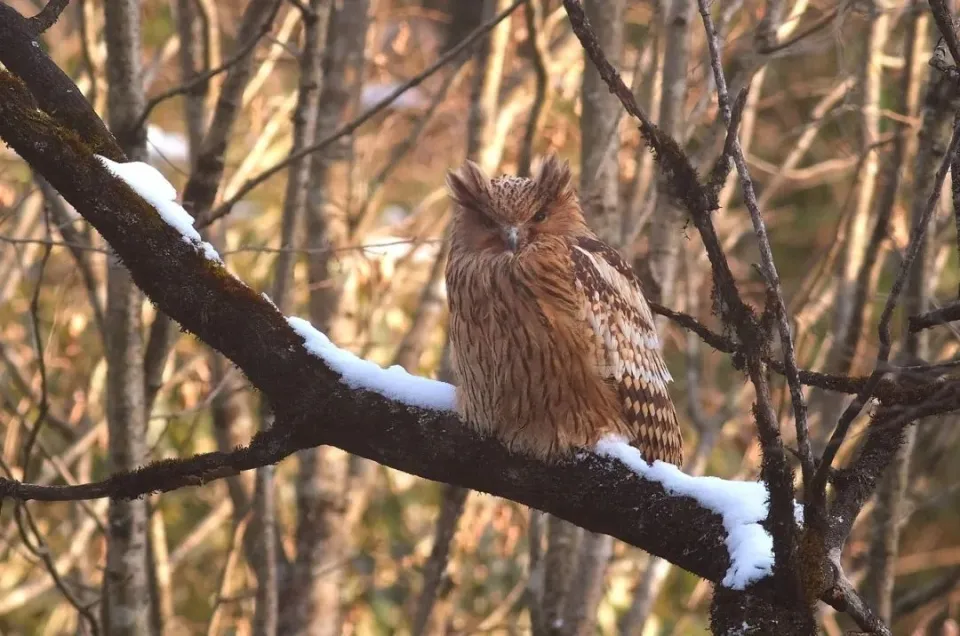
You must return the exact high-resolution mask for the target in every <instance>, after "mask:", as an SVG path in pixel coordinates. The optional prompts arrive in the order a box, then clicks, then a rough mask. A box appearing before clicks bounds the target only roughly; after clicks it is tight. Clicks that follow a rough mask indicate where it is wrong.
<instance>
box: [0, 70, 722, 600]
mask: <svg viewBox="0 0 960 636" xmlns="http://www.w3.org/2000/svg"><path fill="white" fill-rule="evenodd" d="M0 137H2V138H3V139H4V140H5V141H6V142H7V143H8V144H10V145H11V146H12V147H13V148H14V150H16V151H17V153H18V154H20V156H21V157H23V158H24V159H25V160H26V161H28V162H29V163H30V164H31V165H32V166H33V167H34V168H35V169H36V170H37V172H38V173H40V174H41V175H43V176H44V177H45V178H46V179H47V180H48V181H49V182H50V183H51V185H53V186H54V187H55V188H57V189H58V190H59V191H60V193H61V194H62V195H63V196H64V198H65V199H66V200H67V201H69V202H70V203H71V204H72V205H73V206H74V207H75V208H76V209H77V210H78V211H80V212H81V213H82V214H83V215H84V216H85V218H87V220H89V221H90V223H91V224H92V225H93V226H94V227H95V228H96V229H97V230H98V231H99V232H100V233H101V234H102V235H103V236H104V238H105V239H106V240H107V241H108V242H109V243H110V245H111V246H112V247H113V248H114V249H115V250H116V252H117V254H118V255H119V256H120V257H121V258H122V259H123V262H124V264H125V265H126V266H127V267H128V268H129V270H130V272H131V275H132V276H133V279H134V281H135V282H136V283H137V285H138V286H140V288H141V289H143V290H144V292H146V294H147V295H148V296H149V297H150V298H151V300H152V301H153V302H155V303H156V304H157V307H158V308H159V309H160V310H161V311H163V312H164V313H166V314H168V315H170V316H171V317H172V318H173V319H175V320H176V321H178V322H179V323H180V324H181V326H182V327H183V328H184V329H185V330H187V331H190V332H192V333H194V334H196V335H197V336H198V337H199V338H201V339H202V340H204V341H205V342H206V343H207V344H209V345H210V346H212V347H214V348H215V349H217V350H218V351H220V352H222V353H223V354H224V355H226V356H227V357H228V358H230V359H231V360H232V361H233V362H234V363H235V364H237V365H238V366H239V367H240V368H241V369H242V370H243V371H244V373H245V374H246V375H247V377H248V378H249V380H250V381H251V382H252V383H253V385H254V386H256V388H257V389H258V390H260V391H261V392H262V393H263V394H264V396H265V397H266V399H267V400H269V402H270V404H271V406H272V407H273V409H274V410H275V412H276V415H277V419H276V424H275V426H274V428H273V429H271V430H270V431H267V432H264V433H260V434H258V435H257V436H256V437H254V439H253V440H252V441H251V443H250V445H249V446H246V447H243V448H240V449H237V450H235V451H233V452H230V453H222V452H213V453H206V454H203V455H198V456H196V457H193V458H190V459H185V460H164V461H160V462H155V463H153V464H150V465H149V466H146V467H144V468H141V469H139V470H137V471H133V472H123V473H118V474H116V475H114V476H112V477H110V478H109V479H107V480H104V481H101V482H96V483H91V484H83V485H77V486H39V485H34V484H23V483H19V482H16V481H11V480H3V481H0V498H12V499H18V500H28V499H35V500H43V501H63V500H77V499H91V498H98V497H108V496H109V497H115V498H133V497H139V496H142V495H144V494H147V493H151V492H164V491H170V490H174V489H177V488H181V487H184V486H199V485H202V484H204V483H207V482H209V481H212V480H215V479H220V478H223V477H227V476H230V475H234V474H237V473H238V472H240V471H243V470H249V469H252V468H256V467H259V466H265V465H268V464H273V463H276V462H278V461H280V460H281V459H283V458H285V457H287V456H289V455H290V454H292V453H294V452H296V451H298V450H301V449H304V448H309V447H313V446H317V445H321V444H327V445H333V446H337V447H339V448H341V449H343V450H346V451H347V452H350V453H353V454H355V455H359V456H361V457H366V458H368V459H372V460H374V461H377V462H379V463H381V464H384V465H387V466H391V467H393V468H396V469H399V470H402V471H405V472H408V473H411V474H415V475H419V476H421V477H425V478H427V479H433V480H436V481H442V482H445V483H451V484H455V485H459V486H462V487H465V488H471V489H474V490H478V491H481V492H488V493H492V494H496V495H498V496H501V497H505V498H508V499H512V500H514V501H518V502H520V503H523V504H526V505H529V506H531V507H534V508H538V509H541V510H544V511H546V512H549V513H550V514H553V515H556V516H559V517H561V518H563V519H566V520H569V521H571V522H573V523H576V524H578V525H581V526H583V527H584V528H587V529H588V530H591V531H594V532H602V533H606V534H611V535H613V536H616V537H618V538H620V539H622V540H624V541H625V542H627V543H630V544H631V545H636V546H641V547H642V548H643V549H645V550H647V551H649V552H651V553H653V554H656V555H658V556H661V557H663V558H665V559H667V560H669V561H671V562H673V563H675V564H677V565H679V566H680V567H682V568H684V569H687V570H689V571H691V572H694V573H696V574H698V575H699V576H702V577H705V578H708V579H709V580H712V581H719V580H722V579H723V577H724V575H725V573H726V570H727V568H728V567H729V563H730V561H729V556H728V554H727V549H726V546H725V545H724V541H725V538H726V533H725V531H724V528H723V525H722V522H721V519H720V517H719V516H718V515H716V514H714V513H712V512H709V511H707V510H706V509H704V508H702V507H700V506H699V505H698V504H697V503H696V502H695V501H694V500H692V499H689V498H684V497H676V496H672V495H670V494H668V493H666V492H665V491H664V490H663V488H662V487H661V486H660V485H659V484H657V483H655V482H652V481H647V480H644V479H642V478H640V477H638V476H637V475H636V474H635V473H634V472H632V471H631V470H629V469H628V468H627V467H625V466H623V465H622V464H620V463H619V462H615V461H610V460H607V459H604V458H600V457H597V456H594V455H589V454H587V455H585V456H581V457H576V458H571V459H570V461H568V462H565V463H555V464H545V463H542V462H539V461H536V460H533V459H530V458H527V457H524V456H520V455H517V454H514V453H511V452H509V451H508V450H507V449H506V448H505V447H504V446H503V445H502V444H500V443H499V442H497V441H495V440H493V439H489V438H482V437H480V436H479V435H478V434H476V433H474V432H473V431H471V430H469V429H468V428H467V427H465V426H463V425H462V423H461V422H460V421H459V420H458V419H457V418H456V417H454V416H453V415H452V414H449V413H439V412H433V411H425V410H421V409H417V408H414V407H405V406H403V405H401V404H399V403H397V402H393V401H390V400H388V399H386V398H384V397H382V396H380V395H378V394H375V393H370V392H366V391H355V390H351V389H349V388H348V387H347V386H346V385H345V384H342V383H341V382H339V377H338V375H337V374H336V373H335V372H333V371H331V370H330V369H329V368H328V367H327V366H326V365H324V364H323V362H322V361H321V360H320V359H319V358H317V357H315V356H313V355H311V354H309V353H308V352H307V351H306V350H305V349H304V347H303V341H302V339H301V338H300V337H299V336H298V335H297V334H296V333H294V332H293V330H292V329H291V328H290V326H289V325H288V323H287V322H286V321H285V320H284V318H283V316H282V315H281V314H280V313H279V312H278V311H277V310H276V309H275V308H274V306H273V305H272V304H270V303H269V302H268V301H267V300H266V299H265V298H263V297H262V296H261V295H260V294H258V293H256V292H255V291H253V290H252V289H250V288H249V287H247V286H246V285H244V284H243V283H242V282H240V281H239V280H237V279H236V278H234V277H233V276H231V275H230V274H229V273H228V272H226V271H225V270H224V269H223V268H222V267H220V266H219V265H216V264H214V263H212V262H210V261H208V260H206V258H205V257H204V256H203V255H202V254H200V253H198V252H196V251H195V249H194V248H193V247H192V245H191V244H189V243H187V242H185V241H184V240H183V238H182V236H181V235H180V234H179V233H178V232H177V231H176V230H175V229H173V228H172V227H170V226H169V225H167V224H166V223H164V222H163V221H162V220H161V219H160V218H159V216H158V215H157V213H156V211H155V210H154V209H153V208H152V207H151V206H150V205H149V204H147V203H146V202H144V201H143V200H142V199H140V197H138V196H136V195H135V194H134V193H133V192H132V191H131V190H130V189H129V188H128V187H127V186H126V185H125V184H124V183H123V182H121V181H119V180H117V179H115V178H113V177H112V175H111V174H110V173H108V172H107V171H106V170H105V169H104V167H103V166H102V165H101V164H100V162H99V161H97V160H96V159H95V158H94V157H93V155H92V154H91V152H90V150H89V148H88V147H87V146H86V145H85V144H84V143H83V141H82V140H81V139H80V138H79V137H78V136H77V135H76V134H74V133H72V132H71V131H69V130H66V129H64V128H63V127H61V126H58V125H57V124H56V123H55V122H54V121H52V120H51V119H50V118H49V117H47V116H46V115H44V114H42V113H40V112H38V111H37V110H36V109H35V107H34V102H33V99H32V97H31V96H30V94H29V92H28V91H27V89H26V87H25V86H24V85H23V84H22V83H21V82H20V81H19V80H17V79H16V78H14V77H12V76H11V75H10V74H9V73H8V72H6V71H0ZM481 466H482V467H484V469H483V470H479V469H478V467H481ZM637 501H643V502H644V505H643V506H640V507H638V506H637V505H636V502H637ZM664 528H670V529H671V531H670V532H664V531H663V529H664Z"/></svg>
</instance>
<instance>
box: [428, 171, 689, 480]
mask: <svg viewBox="0 0 960 636" xmlns="http://www.w3.org/2000/svg"><path fill="white" fill-rule="evenodd" d="M448 186H449V188H450V191H451V198H452V199H453V201H454V203H455V209H454V218H453V227H452V229H451V249H450V257H449V260H448V262H447V269H446V282H447V295H448V302H449V307H450V346H451V354H452V356H451V358H452V363H453V370H454V372H455V374H456V376H457V380H458V384H457V405H458V409H459V411H460V414H461V417H462V418H463V419H464V420H465V421H466V422H467V423H468V424H469V425H471V426H473V427H474V428H476V429H477V430H479V431H481V432H483V433H486V434H492V435H494V436H496V437H498V438H499V439H500V440H502V441H503V442H504V443H505V444H507V445H508V446H509V447H511V448H513V449H515V450H520V451H523V452H527V453H530V454H533V455H535V456H538V457H542V458H553V457H556V456H558V455H560V454H563V453H566V452H568V451H570V450H572V449H575V448H589V447H592V446H593V445H594V444H596V442H597V441H598V440H599V439H600V438H602V437H603V436H605V435H608V434H615V435H619V436H622V437H624V438H626V439H627V440H629V441H630V442H631V443H632V444H633V445H634V446H636V447H637V448H638V449H639V450H640V451H641V452H642V453H643V455H644V457H645V458H646V459H647V461H650V462H652V461H654V460H657V459H659V460H664V461H668V462H671V463H674V464H677V465H680V464H681V462H682V459H683V452H682V440H681V434H680V426H679V423H678V420H677V415H676V412H675V410H674V407H673V403H672V402H671V400H670V396H669V393H668V390H667V385H668V383H669V382H670V381H671V377H670V372H669V371H668V370H667V367H666V365H665V363H664V360H663V358H662V356H661V353H660V341H659V339H658V337H657V333H656V330H655V328H654V322H653V317H652V315H651V313H650V308H649V306H648V304H647V302H646V300H645V299H644V297H643V292H642V291H641V288H640V284H639V281H638V280H637V278H636V277H635V275H634V273H633V271H632V269H631V268H630V267H629V265H627V264H626V262H624V261H623V259H622V258H621V257H620V255H619V253H618V252H617V251H616V250H614V249H613V248H611V247H609V246H607V245H606V244H605V243H603V242H602V241H600V240H599V239H598V238H597V237H596V235H595V234H594V233H593V232H591V231H590V229H589V228H588V227H587V225H586V222H585V220H584V218H583V213H582V210H581V209H580V205H579V202H578V201H577V198H576V196H575V193H574V192H573V190H572V185H571V178H570V173H569V169H568V168H567V166H566V165H565V164H561V163H560V162H559V161H558V160H557V159H556V158H548V159H547V160H546V161H545V162H544V165H543V166H542V167H541V169H540V172H539V173H538V174H537V176H536V177H534V178H533V179H527V178H517V177H498V178H496V179H492V180H491V179H488V178H487V177H486V176H485V175H483V173H482V172H481V171H480V169H479V167H477V166H476V165H475V164H472V163H470V162H467V163H466V164H465V165H464V167H463V168H461V169H460V171H458V172H454V173H451V174H450V176H449V177H448Z"/></svg>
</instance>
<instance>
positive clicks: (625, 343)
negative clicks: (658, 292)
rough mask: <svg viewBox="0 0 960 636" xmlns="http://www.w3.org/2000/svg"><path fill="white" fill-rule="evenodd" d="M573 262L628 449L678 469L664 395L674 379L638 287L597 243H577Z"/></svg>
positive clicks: (676, 438)
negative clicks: (617, 404) (630, 436)
mask: <svg viewBox="0 0 960 636" xmlns="http://www.w3.org/2000/svg"><path fill="white" fill-rule="evenodd" d="M571 259H572V261H573V266H574V279H575V283H576V286H577V288H578V289H579V290H581V292H582V294H583V301H584V308H583V316H584V319H585V321H586V323H587V324H588V325H589V327H590V331H591V332H592V334H593V339H594V343H595V345H596V349H595V352H596V356H597V363H598V368H599V371H600V373H601V375H602V376H603V377H604V378H606V379H608V380H609V381H610V382H611V383H612V384H614V385H615V386H616V390H617V395H618V397H619V400H620V405H621V412H622V416H623V419H624V422H625V423H626V424H627V427H628V429H629V430H630V431H631V432H632V434H633V436H634V439H632V440H630V441H631V443H632V444H633V445H634V446H636V447H637V448H639V449H640V451H641V452H642V453H643V455H644V457H645V458H646V459H647V460H648V461H653V460H656V459H661V460H664V461H667V462H670V463H672V464H676V465H678V466H679V465H681V463H682V461H683V442H682V440H681V434H680V425H679V423H678V421H677V414H676V411H675V409H674V406H673V401H672V400H671V399H670V394H669V392H668V390H667V384H668V383H669V382H670V381H672V379H673V378H672V377H671V376H670V372H669V371H668V370H667V366H666V364H665V363H664V360H663V357H662V355H661V353H660V339H659V338H658V337H657V331H656V328H655V326H654V322H653V315H652V313H651V312H650V307H649V305H648V304H647V301H646V299H645V298H644V296H643V292H642V291H641V289H640V281H639V280H638V279H637V277H636V274H635V273H634V272H633V269H632V268H631V267H630V266H629V265H628V264H627V263H626V262H625V261H624V260H623V258H622V257H621V256H620V254H619V253H618V252H617V251H616V250H615V249H613V248H612V247H610V246H609V245H607V244H605V243H603V242H602V241H600V240H598V239H596V238H592V237H584V238H580V239H579V240H578V241H577V242H576V243H575V244H573V245H572V246H571Z"/></svg>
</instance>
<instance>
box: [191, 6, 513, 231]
mask: <svg viewBox="0 0 960 636" xmlns="http://www.w3.org/2000/svg"><path fill="white" fill-rule="evenodd" d="M527 1H528V0H516V2H514V3H513V4H511V5H510V6H509V7H507V8H506V10H504V11H502V12H501V13H500V14H498V15H497V16H495V17H494V18H493V19H491V20H489V21H487V22H485V23H484V24H482V25H480V26H479V27H477V28H476V29H475V30H474V31H473V33H471V34H470V35H469V36H468V37H467V38H465V39H464V40H463V42H461V43H460V44H458V45H457V46H455V47H453V48H452V49H450V50H449V51H448V52H447V53H445V54H444V55H443V56H441V57H440V58H439V59H438V60H437V61H436V62H434V63H433V64H431V65H430V66H429V67H427V68H426V69H424V70H423V71H422V72H420V73H419V74H417V75H416V76H414V77H412V78H410V79H409V80H407V81H406V82H404V83H403V84H401V85H400V86H398V87H397V88H396V89H394V90H393V92H391V93H390V94H389V95H387V96H386V97H384V98H383V99H381V100H380V101H379V102H377V103H376V104H374V105H373V106H371V107H370V108H368V109H367V110H366V111H364V112H363V114H361V115H360V116H359V117H357V118H356V119H354V120H353V121H351V122H348V123H346V124H344V125H343V126H341V127H340V128H339V129H337V131H336V132H334V133H333V134H331V135H329V136H327V137H325V138H324V139H321V140H319V141H316V142H314V143H313V144H311V145H309V146H307V147H305V148H302V149H301V150H299V151H297V152H292V153H290V154H289V155H288V156H287V157H286V158H284V159H283V160H281V161H278V162H277V163H275V164H274V165H272V166H271V167H269V168H267V169H266V170H264V171H263V172H261V173H260V174H258V175H257V176H255V177H253V178H251V179H249V180H247V182H246V183H244V184H243V185H242V186H240V187H239V188H238V189H237V192H236V193H235V194H234V195H233V196H232V197H230V198H229V199H227V200H226V201H224V202H223V203H221V204H220V205H219V206H218V207H217V208H215V209H214V210H213V211H212V212H211V213H210V214H209V215H207V216H206V217H205V218H204V219H203V220H202V221H198V223H197V228H204V227H206V226H208V225H210V224H211V223H213V222H214V221H216V220H217V219H219V218H221V217H223V216H226V215H227V214H229V213H230V210H232V209H233V206H235V205H236V204H237V203H238V202H240V201H241V200H242V199H243V197H245V196H247V195H248V194H249V193H250V192H251V191H252V190H253V189H255V188H256V187H258V186H260V185H261V184H263V182H264V181H266V180H267V179H269V178H270V177H272V176H273V175H275V174H277V173H278V172H280V171H281V170H283V169H284V168H286V167H287V166H288V165H290V163H291V162H294V161H297V160H298V159H301V158H302V157H306V156H307V155H310V154H313V153H315V152H319V151H320V150H323V149H324V148H326V147H328V146H330V145H331V144H332V143H334V142H335V141H338V140H339V139H341V138H343V137H346V136H347V135H349V134H351V133H353V132H354V131H355V130H356V129H358V128H360V126H362V125H363V124H365V123H367V122H368V121H369V120H370V119H372V118H373V117H374V115H376V114H377V113H379V112H380V111H382V110H384V109H385V108H387V107H388V106H390V104H392V103H393V102H395V101H396V100H397V99H399V98H400V97H401V96H402V95H403V94H404V93H405V92H407V91H408V90H410V89H411V88H414V87H416V86H419V85H420V84H422V83H423V81H424V80H426V79H427V78H428V77H430V76H431V75H433V74H434V73H436V72H437V71H438V70H440V69H441V68H443V67H444V66H446V65H447V64H448V63H449V62H450V61H452V60H454V59H456V58H457V57H458V56H459V55H460V54H461V53H462V52H463V51H464V50H465V49H467V48H469V47H470V46H472V45H473V44H474V42H476V41H477V40H479V39H480V38H481V37H483V36H484V35H486V34H487V33H488V32H489V31H490V30H492V29H493V27H495V26H497V25H498V24H499V23H500V22H502V21H503V20H505V19H506V18H507V16H509V15H510V14H511V13H513V11H514V9H516V8H517V7H519V6H520V5H521V4H523V3H524V2H527Z"/></svg>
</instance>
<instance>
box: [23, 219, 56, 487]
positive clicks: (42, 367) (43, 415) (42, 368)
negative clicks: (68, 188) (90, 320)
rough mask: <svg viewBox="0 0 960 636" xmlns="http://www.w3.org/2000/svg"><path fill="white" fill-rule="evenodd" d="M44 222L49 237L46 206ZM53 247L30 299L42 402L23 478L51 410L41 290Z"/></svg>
mask: <svg viewBox="0 0 960 636" xmlns="http://www.w3.org/2000/svg"><path fill="white" fill-rule="evenodd" d="M43 218H44V223H45V225H46V231H47V237H48V238H49V236H50V209H49V208H47V207H44V212H43ZM52 251H53V248H52V247H51V246H49V245H47V246H46V247H45V248H44V250H43V257H41V259H40V272H39V274H38V275H37V284H36V287H34V290H33V296H32V298H31V299H30V323H31V325H32V327H33V343H34V346H35V347H36V349H37V369H38V371H39V372H40V404H39V407H40V408H39V410H38V411H37V417H36V419H35V420H34V422H33V427H32V428H31V429H30V434H29V436H28V437H27V440H26V442H24V445H23V449H22V451H21V453H22V459H21V465H22V467H23V478H24V479H28V476H27V471H28V470H29V468H30V455H31V454H32V453H33V446H34V444H36V442H37V437H38V436H39V435H40V429H41V428H42V427H43V424H44V422H46V421H47V413H48V412H49V411H50V398H49V393H48V392H47V363H46V360H45V359H44V347H43V336H42V335H41V333H40V290H41V289H42V288H43V275H44V273H45V272H46V270H47V263H48V262H49V260H50V254H51V252H52Z"/></svg>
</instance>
